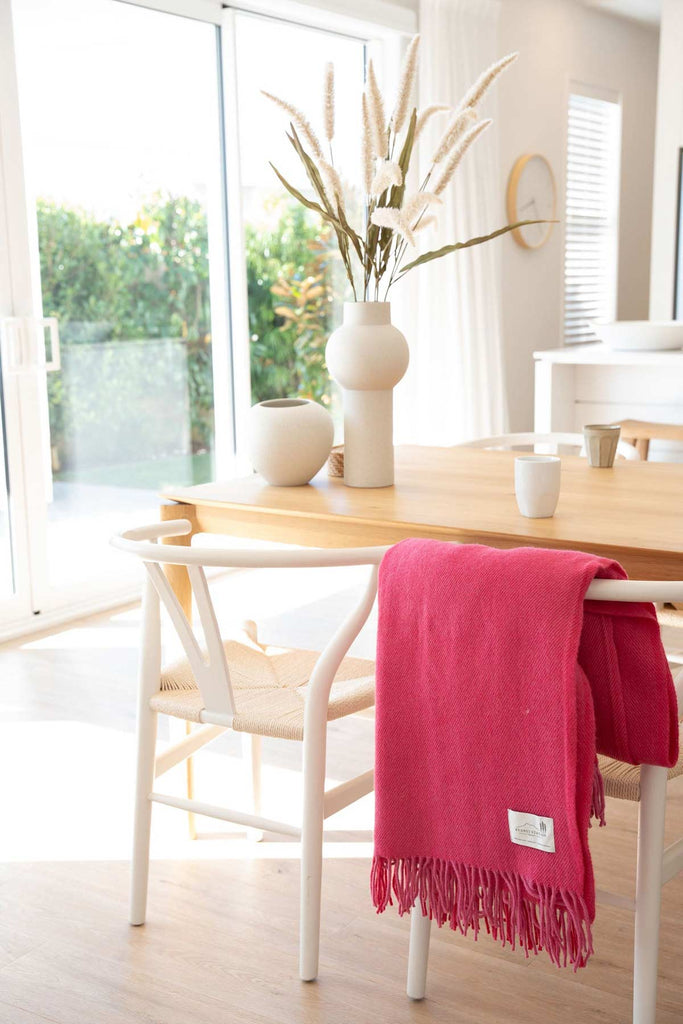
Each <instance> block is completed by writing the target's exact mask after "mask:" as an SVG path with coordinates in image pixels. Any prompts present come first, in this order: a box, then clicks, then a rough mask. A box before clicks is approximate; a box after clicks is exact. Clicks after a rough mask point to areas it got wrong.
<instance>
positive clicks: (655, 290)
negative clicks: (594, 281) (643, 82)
mask: <svg viewBox="0 0 683 1024" xmlns="http://www.w3.org/2000/svg"><path fill="white" fill-rule="evenodd" d="M682 55H683V3H681V0H664V4H663V8H662V26H661V49H660V54H659V85H658V92H657V139H656V145H655V178H654V197H653V207H652V264H651V276H650V317H651V319H653V320H670V319H671V317H672V315H673V302H674V272H675V265H676V264H675V246H676V214H677V210H676V203H677V198H678V161H679V149H680V148H681V146H683V60H682Z"/></svg>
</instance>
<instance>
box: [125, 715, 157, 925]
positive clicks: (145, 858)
mask: <svg viewBox="0 0 683 1024" xmlns="http://www.w3.org/2000/svg"><path fill="white" fill-rule="evenodd" d="M156 738H157V716H156V712H154V711H150V710H149V708H147V709H146V710H145V711H143V712H142V713H141V714H140V715H139V718H138V759H137V777H136V782H135V820H134V826H133V862H132V875H131V886H130V916H129V919H130V923H131V924H135V925H138V924H144V923H145V912H146V909H147V881H148V878H149V837H150V831H151V827H152V801H151V800H150V799H149V794H150V793H151V792H152V790H153V789H154V755H155V749H156Z"/></svg>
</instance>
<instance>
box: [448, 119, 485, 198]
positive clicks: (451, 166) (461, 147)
mask: <svg viewBox="0 0 683 1024" xmlns="http://www.w3.org/2000/svg"><path fill="white" fill-rule="evenodd" d="M490 124H492V122H491V120H488V121H480V122H479V124H475V125H474V127H473V128H470V130H469V131H468V132H466V133H465V135H463V137H462V140H461V141H460V143H459V144H458V145H457V146H456V148H455V151H454V152H453V153H452V155H451V158H450V160H449V161H448V163H447V164H446V166H445V167H444V169H443V171H442V172H441V176H440V177H439V179H438V181H437V182H436V184H435V185H434V193H435V195H437V196H440V195H441V193H442V192H443V190H444V189H445V188H446V186H447V185H448V184H449V182H450V180H451V178H452V177H453V175H454V174H455V172H456V170H457V168H458V166H459V164H460V161H461V160H462V158H463V157H464V155H465V153H466V152H467V150H468V149H469V148H470V146H471V145H472V143H473V142H474V141H475V139H478V138H479V136H480V135H481V133H482V132H483V131H486V129H487V128H488V126H489V125H490Z"/></svg>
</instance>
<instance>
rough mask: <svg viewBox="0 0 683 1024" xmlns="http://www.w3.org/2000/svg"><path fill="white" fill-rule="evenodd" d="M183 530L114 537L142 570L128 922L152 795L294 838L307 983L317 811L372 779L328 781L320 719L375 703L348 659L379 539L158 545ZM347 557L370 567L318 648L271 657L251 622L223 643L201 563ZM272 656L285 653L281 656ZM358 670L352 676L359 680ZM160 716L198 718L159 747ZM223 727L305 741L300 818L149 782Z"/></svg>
mask: <svg viewBox="0 0 683 1024" xmlns="http://www.w3.org/2000/svg"><path fill="white" fill-rule="evenodd" d="M190 530H191V525H190V523H189V522H188V521H187V520H183V519H178V520H173V521H171V522H166V523H157V524H153V525H151V526H147V527H139V528H136V529H131V530H127V531H124V532H123V533H121V534H119V535H117V536H116V537H114V538H113V539H112V542H111V543H112V544H113V545H114V546H115V547H117V548H120V549H121V550H123V551H127V552H129V553H131V554H134V555H136V556H137V557H138V558H140V559H141V560H142V561H143V563H144V565H145V569H146V570H147V578H146V583H145V591H144V602H143V632H142V649H141V657H140V682H139V691H138V725H137V737H138V739H137V782H136V797H135V822H134V840H133V863H132V879H131V897H130V921H131V924H134V925H140V924H143V923H144V921H145V913H146V905H147V883H148V876H149V841H150V829H151V815H152V804H154V803H162V804H166V805H168V806H170V807H177V808H179V809H181V810H184V811H190V812H194V813H196V814H203V815H206V816H208V817H213V818H218V819H221V820H223V821H228V822H232V823H234V824H237V825H241V826H244V827H246V828H252V829H256V830H257V831H268V832H275V833H282V834H284V835H291V836H296V837H299V836H300V837H301V917H300V937H299V940H300V958H299V970H300V975H301V978H302V979H303V980H304V981H311V980H313V979H314V978H315V977H316V975H317V973H318V947H319V935H320V886H321V875H322V841H323V821H324V819H325V818H327V817H329V816H330V815H332V814H336V812H337V811H340V810H342V808H344V807H347V806H348V805H349V804H351V803H353V802H354V801H356V800H359V799H360V798H361V797H363V796H365V795H366V794H367V793H370V792H371V791H372V789H373V783H374V771H373V770H372V769H370V770H369V771H366V772H364V773H363V774H362V775H359V776H357V777H356V778H353V779H350V780H348V781H346V782H343V783H341V784H340V785H338V786H335V787H334V788H333V789H330V790H328V791H327V792H326V791H325V755H326V740H327V723H328V721H330V720H332V719H336V718H341V717H344V716H345V715H348V714H353V713H355V712H358V711H361V710H363V709H366V708H368V707H371V706H372V705H373V704H374V663H373V662H372V661H365V660H362V659H359V658H346V654H347V652H348V650H349V647H350V646H351V644H352V643H353V641H354V639H355V638H356V637H357V635H358V633H359V632H360V630H361V629H362V627H363V625H364V624H365V622H366V620H367V618H368V615H369V614H370V611H371V610H372V606H373V604H374V601H375V597H376V594H377V568H378V565H379V563H380V561H381V559H382V555H383V554H384V551H385V550H386V549H385V548H344V549H339V550H336V549H332V550H315V549H304V550H297V551H292V550H289V551H277V550H272V549H269V550H237V551H231V550H228V549H225V548H215V549H213V548H205V547H194V548H193V547H190V546H187V547H185V546H176V545H163V544H160V543H158V541H159V539H160V538H169V537H177V536H183V535H185V534H188V533H189V532H190ZM165 564H172V565H182V566H186V567H187V570H188V575H189V578H190V582H191V585H192V590H193V594H194V598H195V602H196V606H197V610H198V612H199V618H200V622H201V626H202V631H203V633H204V640H205V647H206V652H204V651H203V650H202V647H201V646H200V643H199V641H198V639H197V637H196V636H195V633H194V631H193V629H192V626H191V624H190V623H189V621H188V619H187V618H186V616H185V614H184V612H183V610H182V608H181V606H180V603H179V601H178V599H177V598H176V595H175V594H174V592H173V590H172V589H171V587H170V585H169V583H168V581H167V579H166V576H165V574H164V571H163V568H162V566H163V565H165ZM348 565H367V566H370V567H371V569H370V574H369V579H368V583H367V586H366V588H365V591H364V593H363V596H362V598H361V600H360V601H359V602H358V604H357V605H356V607H355V608H354V609H353V610H352V611H351V612H350V614H349V615H348V616H347V618H346V619H345V620H344V622H343V623H342V624H341V626H340V627H339V628H338V630H337V631H336V633H335V634H334V635H333V637H332V639H331V640H330V641H329V643H328V644H327V646H326V647H325V648H324V650H323V651H322V653H321V654H319V655H318V654H317V653H315V652H309V651H292V652H285V655H282V656H281V655H276V656H274V657H273V658H270V659H269V656H268V654H267V653H266V650H265V649H264V648H262V647H261V646H260V645H259V644H258V642H257V640H256V637H255V632H254V631H253V630H251V635H250V637H248V638H246V643H245V644H240V643H236V642H231V641H228V642H224V640H223V638H222V637H221V634H220V631H219V627H218V621H217V618H216V613H215V610H214V606H213V603H212V600H211V595H210V593H209V588H208V585H207V581H206V576H205V573H204V569H205V568H209V567H221V568H253V569H259V568H261V569H265V568H270V569H273V568H290V569H293V568H310V567H325V566H326V567H331V566H348ZM160 602H161V603H163V604H164V605H165V607H166V610H167V612H168V614H169V617H170V619H171V622H172V623H173V626H174V627H175V630H176V632H177V634H178V637H179V639H180V641H181V643H182V645H183V649H184V651H185V655H186V661H184V662H182V663H177V664H176V665H175V666H173V667H172V668H171V669H170V670H168V671H166V672H164V671H163V670H162V666H161V634H160ZM250 625H252V626H253V624H250ZM289 655H291V657H289ZM278 657H281V659H282V660H281V661H278ZM278 673H279V675H278ZM271 677H273V680H272V682H271ZM275 677H277V678H275ZM335 678H336V680H337V681H341V680H342V679H343V680H344V681H345V685H344V686H343V687H341V689H340V692H339V693H338V694H337V695H335V689H336V687H333V683H334V682H335ZM354 680H355V681H356V683H357V685H354ZM245 682H246V685H245ZM269 682H270V683H271V684H270V686H269V685H268V683H269ZM164 683H166V687H165V686H164ZM250 683H251V685H250ZM302 686H305V687H306V689H305V690H304V691H302V692H303V693H304V696H303V697H302V696H301V694H300V693H297V692H296V691H297V690H299V689H300V688H301V687H302ZM158 714H166V715H171V716H173V717H177V718H184V719H185V720H186V721H194V722H198V723H201V726H202V727H201V728H200V729H198V730H196V731H195V732H191V733H190V734H189V735H188V736H187V737H186V738H184V739H183V740H181V741H180V742H178V743H176V744H175V745H172V746H170V747H167V748H166V749H165V750H162V751H161V752H160V753H159V754H157V753H156V727H157V715H158ZM226 729H233V730H234V731H236V732H242V733H251V734H255V735H256V736H261V735H266V736H278V737H280V738H286V739H298V740H303V781H304V796H303V818H302V824H301V827H299V826H298V825H296V824H291V823H289V822H283V821H273V820H271V819H268V818H264V817H262V816H261V815H260V814H258V813H253V812H252V811H249V812H247V811H243V810H235V809H229V808H223V807H218V806H215V805H212V804H206V803H201V802H199V801H197V800H191V799H185V798H184V797H178V796H169V795H167V794H164V793H158V792H155V790H154V780H155V777H158V776H160V775H162V774H163V773H164V772H166V771H168V770H169V769H170V768H173V767H174V766H175V765H177V764H179V763H180V762H181V761H183V760H185V759H186V758H188V757H190V756H191V755H193V754H195V753H196V752H197V751H198V750H199V749H200V748H201V747H203V746H204V745H205V744H206V743H209V742H210V741H211V740H213V739H215V738H216V736H218V735H220V734H221V733H222V732H224V731H225V730H226ZM253 793H254V804H255V806H254V808H253V810H254V811H258V809H259V799H258V786H257V785H256V784H254V785H253Z"/></svg>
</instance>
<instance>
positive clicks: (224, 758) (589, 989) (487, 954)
mask: <svg viewBox="0 0 683 1024" xmlns="http://www.w3.org/2000/svg"><path fill="white" fill-rule="evenodd" d="M240 575H241V579H240V580H239V581H237V580H228V581H227V582H223V583H221V584H220V586H221V588H223V589H224V590H225V599H226V606H227V605H228V604H229V603H230V601H229V599H230V596H231V594H232V592H233V588H234V587H235V586H236V584H237V582H239V584H240V587H241V588H242V589H243V588H244V586H245V577H244V574H240ZM349 579H350V582H349V586H348V587H346V588H345V590H344V592H343V593H341V594H340V595H338V594H336V593H335V590H334V588H331V589H330V588H328V589H327V590H326V589H325V587H321V588H320V590H319V592H317V593H316V595H315V602H314V604H313V605H311V607H308V608H307V610H308V612H309V613H310V614H309V615H308V616H307V619H306V621H308V623H309V627H308V629H309V633H310V634H311V636H310V640H311V642H313V641H317V640H318V638H319V637H318V634H320V633H321V632H325V631H326V629H327V628H329V624H330V622H331V621H332V620H333V619H334V617H335V616H336V614H337V613H338V611H339V609H340V608H341V606H342V605H343V604H344V602H345V601H348V599H349V595H350V593H351V590H352V589H353V587H354V586H355V582H354V580H353V579H351V578H349ZM246 583H247V587H250V586H251V582H250V581H249V580H247V581H246ZM304 589H305V588H304ZM259 595H260V596H259ZM251 596H252V597H254V598H258V599H259V600H261V603H262V606H263V608H264V609H265V612H264V616H265V618H266V619H267V620H268V621H267V622H266V633H265V635H266V636H267V637H268V639H272V640H274V641H278V640H280V641H281V640H282V639H284V634H287V633H288V631H290V630H291V628H292V627H294V626H295V625H296V627H297V628H298V629H299V631H300V632H299V635H297V636H296V637H295V640H296V642H297V643H301V644H304V642H305V640H306V639H307V637H306V636H305V635H304V633H303V632H301V629H302V627H301V626H300V625H298V624H299V623H301V621H302V617H301V614H300V612H301V610H302V609H301V608H300V609H299V615H298V616H296V617H295V616H294V612H293V611H288V610H287V605H288V604H289V605H291V606H293V605H295V604H296V603H297V596H296V593H294V592H293V591H288V593H287V595H286V598H287V600H286V601H285V600H284V599H283V601H282V602H281V604H280V605H278V604H277V601H275V599H274V597H273V594H272V591H270V590H268V588H266V589H265V590H259V589H254V590H253V593H252V595H251ZM257 603H258V602H257ZM300 605H301V606H302V607H303V606H307V601H306V599H305V597H304V596H303V590H302V594H301V597H300ZM137 615H138V613H137V610H135V609H133V610H129V611H126V612H122V613H116V614H113V615H106V616H99V617H96V618H93V619H91V620H84V621H83V622H81V623H78V624H77V625H76V626H74V627H73V628H70V629H67V630H63V631H62V632H61V633H59V634H57V635H54V636H45V637H33V638H28V639H27V640H26V641H24V642H23V643H14V644H8V645H5V646H4V647H0V679H1V680H2V685H1V686H0V777H2V779H3V781H4V784H5V790H6V792H5V794H4V796H3V819H2V833H1V834H0V1024H39V1022H46V1021H47V1022H58V1024H214V1022H215V1024H237V1022H239V1024H290V1022H292V1024H295V1022H296V1024H299V1022H300V1024H365V1022H367V1024H370V1022H373V1024H374V1022H378V1021H379V1022H384V1021H386V1022H391V1024H402V1022H411V1021H434V1022H443V1024H446V1022H448V1024H465V1022H468V1024H470V1022H471V1024H474V1022H476V1024H501V1022H505V1024H548V1022H550V1024H560V1022H562V1024H564V1022H573V1021H577V1022H582V1024H585V1022H595V1024H626V1022H628V1021H629V1020H630V961H631V940H632V924H631V916H630V915H629V914H628V913H626V912H623V911H619V910H614V909H610V908H605V907H601V908H598V920H597V923H596V926H595V945H596V949H597V955H596V956H595V958H594V959H593V961H592V962H591V964H590V966H589V967H588V968H587V969H586V970H584V971H581V972H579V973H578V974H577V975H574V974H572V973H571V972H569V971H559V970H557V969H556V968H553V967H552V966H551V965H550V964H548V963H547V962H546V961H545V960H544V959H543V958H542V957H539V958H538V959H537V960H534V961H526V960H525V959H524V957H523V956H521V955H519V954H518V953H510V952H508V951H504V950H501V949H500V948H499V947H497V946H496V945H495V944H493V943H492V942H490V941H488V940H487V939H485V938H484V939H481V940H480V941H479V942H478V943H474V942H472V941H471V940H469V939H463V938H462V937H460V936H456V935H453V934H452V933H451V932H448V931H445V930H444V931H441V932H437V931H436V930H434V935H433V940H432V954H431V960H430V973H429V983H428V998H427V1000H426V1001H425V1002H424V1003H422V1004H412V1003H410V1002H408V1001H407V999H406V997H405V995H404V985H405V969H406V955H407V939H408V922H407V919H406V920H400V919H398V918H397V917H396V916H395V915H394V914H393V913H391V912H387V913H386V914H384V915H382V916H380V917H377V916H376V915H375V913H374V911H373V909H372V907H371V905H370V897H369V882H368V870H369V855H370V845H369V843H367V842H365V843H362V844H360V845H351V844H350V843H349V842H347V841H346V840H348V839H349V838H350V836H351V833H352V832H353V831H354V830H356V829H363V828H369V826H370V825H371V821H372V803H371V800H370V799H368V800H366V801H363V802H362V803H361V804H359V805H357V808H354V809H349V811H348V812H344V813H345V814H346V815H347V817H342V816H340V817H339V818H338V819H331V821H330V827H331V829H332V833H331V838H333V839H335V840H337V841H332V842H330V843H329V844H328V847H327V853H328V856H327V857H326V862H325V876H324V896H323V899H324V903H323V908H324V909H323V933H322V955H321V973H320V979H319V981H318V982H316V983H314V984H302V983H301V982H299V981H298V979H297V975H296V952H297V934H296V932H297V928H296V915H297V899H298V866H299V864H298V859H297V845H296V844H295V843H290V842H280V841H278V840H275V839H272V840H270V841H268V840H266V842H264V843H261V844H249V843H248V842H247V841H246V840H244V839H243V838H242V837H235V836H232V837H227V838H226V837H225V836H220V835H218V834H217V833H215V832H214V833H213V835H212V838H207V839H204V840H200V841H198V842H196V843H190V842H189V841H188V840H187V839H186V837H185V822H184V816H183V815H180V814H178V813H177V812H172V811H169V810H168V809H166V808H159V813H158V814H156V811H155V841H154V845H153V862H152V869H151V886H150V903H149V917H148V923H147V925H146V926H145V927H143V928H137V929H132V928H130V927H129V926H128V925H127V924H126V896H127V892H126V890H127V883H128V866H127V863H126V852H127V846H128V842H129V806H128V803H129V794H130V784H131V781H132V775H131V754H132V750H133V746H132V728H133V692H134V671H135V655H136V652H135V629H136V625H137ZM313 634H315V636H313ZM289 635H291V632H290V633H289ZM361 646H362V645H361ZM217 750H218V752H217V753H216V754H214V755H212V754H210V753H207V754H206V755H205V757H206V759H207V765H208V769H207V770H205V773H204V776H203V777H202V776H201V772H200V784H202V785H203V784H205V785H206V786H207V787H209V788H210V787H211V786H212V785H215V784H216V779H215V777H216V775H217V774H218V775H220V774H221V773H222V771H223V766H226V767H225V774H226V778H227V777H228V775H229V774H230V772H231V771H232V769H233V768H234V766H235V764H236V762H235V759H234V755H235V754H236V749H235V748H234V747H233V746H231V744H230V743H229V742H226V741H224V740H221V741H220V744H219V746H218V748H217ZM371 757H372V726H371V723H370V722H367V721H365V722H364V721H362V720H361V721H358V722H352V723H343V724H338V725H335V727H334V728H333V730H332V736H331V742H330V774H331V776H333V777H335V778H343V777H344V775H345V774H346V775H348V774H352V773H353V772H354V771H356V770H360V769H362V768H363V767H364V766H366V765H367V763H368V762H369V761H370V760H371ZM265 759H266V766H267V785H269V786H272V787H273V788H274V793H275V795H274V796H273V797H271V799H273V800H274V801H275V802H276V803H280V802H281V801H282V800H286V799H289V800H291V803H292V807H293V808H295V806H296V803H297V799H298V797H297V793H298V790H297V783H298V775H297V771H298V747H297V745H290V744H286V743H280V744H267V745H266V750H265ZM173 784H174V785H180V780H179V779H176V780H175V782H174V783H173ZM105 798H106V801H107V802H106V804H104V803H103V799H105ZM635 828H636V811H635V808H634V807H632V806H630V805H624V804H617V803H615V802H610V803H609V806H608V828H606V829H602V830H597V829H595V830H594V831H593V833H592V836H591V839H592V850H593V854H594V860H595V864H596V871H597V877H598V884H599V885H601V886H602V887H603V888H606V887H609V888H611V889H613V890H614V891H617V892H623V893H626V894H628V893H630V892H631V890H632V884H633V873H634V856H633V854H634V839H635ZM667 832H668V834H669V837H670V839H673V838H677V837H678V836H680V835H683V780H680V779H679V780H677V782H676V783H674V784H673V785H672V787H671V799H670V806H669V815H668V821H667ZM682 919H683V876H679V878H678V879H675V880H674V881H673V882H671V883H670V884H669V885H668V886H667V888H666V889H665V903H664V913H663V923H662V949H661V959H660V995H659V1015H658V1024H680V1022H681V1021H682V1020H683V979H682V977H681V970H680V962H681V956H680V954H681V951H682V949H683V920H682Z"/></svg>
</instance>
